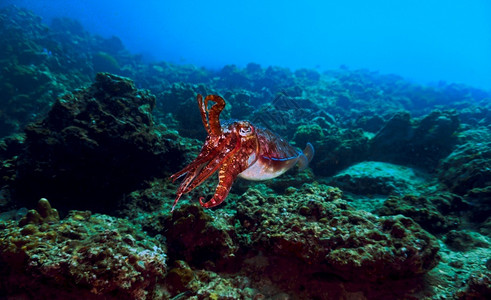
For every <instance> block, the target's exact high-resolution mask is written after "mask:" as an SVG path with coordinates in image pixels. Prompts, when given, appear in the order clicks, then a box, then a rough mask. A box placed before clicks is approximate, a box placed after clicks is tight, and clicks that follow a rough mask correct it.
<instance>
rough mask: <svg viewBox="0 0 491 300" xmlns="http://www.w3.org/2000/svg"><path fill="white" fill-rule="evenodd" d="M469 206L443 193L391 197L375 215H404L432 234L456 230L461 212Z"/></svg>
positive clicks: (455, 197) (451, 195)
mask: <svg viewBox="0 0 491 300" xmlns="http://www.w3.org/2000/svg"><path fill="white" fill-rule="evenodd" d="M466 209H469V205H468V204H467V203H465V202H464V200H463V199H462V197H460V196H458V195H455V194H451V193H445V192H441V191H440V192H437V193H435V194H432V195H420V196H416V195H404V196H396V195H393V196H391V197H389V199H387V200H386V201H385V202H384V204H383V206H382V207H381V208H380V209H378V211H377V213H378V214H379V215H382V216H394V215H399V214H400V215H404V216H406V217H409V218H411V219H413V220H414V221H416V222H417V223H418V224H419V225H420V226H421V227H423V228H424V229H425V230H428V231H429V232H431V233H433V234H437V233H444V232H447V231H449V230H451V229H455V228H457V227H458V226H459V225H460V223H461V221H460V219H461V218H460V214H461V212H462V211H464V210H466Z"/></svg>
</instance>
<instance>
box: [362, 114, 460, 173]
mask: <svg viewBox="0 0 491 300" xmlns="http://www.w3.org/2000/svg"><path fill="white" fill-rule="evenodd" d="M458 127H459V120H458V117H457V115H456V113H455V112H452V111H447V112H440V111H433V112H432V113H430V114H429V115H427V116H425V117H423V118H422V119H420V120H418V121H413V122H411V119H410V115H409V113H407V112H404V113H398V114H396V115H394V116H393V117H392V119H390V120H389V121H388V122H387V123H386V124H385V126H384V127H383V128H382V129H381V130H380V131H379V132H378V133H377V134H376V135H375V137H373V138H372V139H371V140H370V159H372V160H378V161H387V162H392V163H398V164H402V165H415V166H418V167H422V168H424V169H427V170H433V169H434V168H435V167H436V166H437V165H438V163H439V161H440V159H442V158H444V157H445V156H446V155H448V154H449V153H450V152H451V151H452V148H453V146H454V145H455V143H456V136H455V134H454V133H455V132H456V130H457V128H458Z"/></svg>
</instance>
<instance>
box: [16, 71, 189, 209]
mask: <svg viewBox="0 0 491 300" xmlns="http://www.w3.org/2000/svg"><path fill="white" fill-rule="evenodd" d="M154 106H155V98H154V97H153V96H152V95H150V94H149V93H148V91H144V90H137V89H136V88H135V86H134V84H133V82H132V81H131V80H129V79H127V78H123V77H118V76H115V75H110V74H107V73H99V74H98V75H97V77H96V81H95V83H94V84H93V85H92V86H90V87H89V88H86V89H81V90H76V91H74V92H73V93H68V94H65V95H64V96H62V97H61V98H59V99H58V100H57V101H56V103H55V104H54V105H53V107H52V109H51V111H50V113H49V115H48V116H47V117H46V118H45V119H44V120H42V121H40V122H37V123H34V124H31V125H30V126H28V127H27V129H26V136H27V137H26V141H25V145H26V148H25V150H24V151H23V152H22V153H21V155H20V156H19V159H18V169H17V170H18V173H17V178H16V181H15V184H14V190H13V193H14V195H15V197H16V198H17V199H18V200H20V201H21V202H24V203H27V204H30V203H32V202H33V201H37V199H39V198H40V197H47V198H50V201H52V203H53V205H55V206H56V207H59V208H60V209H63V210H67V209H72V208H79V209H80V208H86V209H90V210H92V211H108V210H112V209H114V208H115V206H116V205H117V204H118V201H119V199H120V197H122V196H123V194H124V193H128V192H131V191H133V190H134V189H136V188H137V187H138V186H139V185H141V184H142V183H143V181H144V180H147V179H151V178H152V177H153V176H165V175H166V174H168V173H167V172H168V171H167V170H172V169H177V168H178V167H179V166H180V163H181V160H183V154H184V152H183V149H182V148H181V146H180V145H179V143H178V141H177V140H178V137H177V135H175V133H172V132H169V131H167V130H166V128H165V127H163V126H156V125H155V124H154V123H153V119H152V115H151V111H152V109H153V108H154ZM27 206H29V205H27Z"/></svg>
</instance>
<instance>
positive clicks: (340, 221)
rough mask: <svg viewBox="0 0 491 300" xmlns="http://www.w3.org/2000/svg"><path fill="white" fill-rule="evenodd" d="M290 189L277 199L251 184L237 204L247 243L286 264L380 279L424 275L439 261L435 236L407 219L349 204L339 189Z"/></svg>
mask: <svg viewBox="0 0 491 300" xmlns="http://www.w3.org/2000/svg"><path fill="white" fill-rule="evenodd" d="M290 193H291V194H290V195H289V196H276V197H274V198H273V196H272V195H271V196H267V195H262V194H261V193H260V192H259V191H256V190H254V189H250V190H249V191H248V192H247V193H246V194H244V195H243V196H242V198H243V199H242V201H241V202H240V203H239V204H238V207H237V211H238V216H237V218H238V219H239V221H240V222H241V224H242V226H243V229H242V230H241V231H240V232H241V233H242V234H245V235H249V234H250V237H248V242H247V243H248V244H249V247H251V248H254V249H257V250H258V251H262V252H263V255H265V256H272V257H274V256H277V257H278V258H281V259H283V260H287V261H288V262H289V266H288V268H292V266H294V265H296V266H297V267H298V268H299V269H301V270H302V272H306V270H305V267H306V266H309V270H310V271H308V273H316V272H321V273H327V274H334V275H336V276H339V277H341V278H343V279H345V280H354V281H358V280H367V281H378V280H382V279H388V278H404V277H408V276H409V277H411V276H415V275H418V274H424V273H426V272H428V271H429V270H431V269H432V268H433V267H435V265H436V264H437V263H438V254H437V253H438V249H439V246H438V243H437V241H436V239H435V238H434V237H432V236H431V235H429V234H428V233H427V232H425V231H424V230H422V229H421V228H420V227H419V226H418V225H417V224H416V223H415V222H414V221H412V220H411V219H409V218H405V217H402V216H395V217H381V218H379V217H377V216H375V215H372V214H370V213H367V212H363V211H357V210H354V209H351V208H349V206H348V205H347V203H346V202H345V201H343V200H341V199H340V198H339V196H340V194H339V190H337V189H335V188H328V187H325V186H315V185H304V187H303V188H301V189H299V190H295V189H292V190H291V191H290ZM280 203H281V204H280ZM282 268H287V266H278V269H282ZM285 270H286V269H285ZM289 272H291V270H290V271H289ZM290 274H291V273H290Z"/></svg>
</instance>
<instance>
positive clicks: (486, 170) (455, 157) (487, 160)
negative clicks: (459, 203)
mask: <svg viewBox="0 0 491 300" xmlns="http://www.w3.org/2000/svg"><path fill="white" fill-rule="evenodd" d="M438 171H439V172H438V175H439V178H440V180H441V181H442V182H443V183H445V184H446V185H447V186H448V188H449V189H450V190H451V191H452V192H454V193H457V194H460V195H464V194H466V193H467V192H469V191H470V190H472V189H474V188H485V187H488V186H490V185H491V138H489V136H487V135H481V139H480V140H476V139H474V138H473V139H469V140H468V141H467V142H466V143H464V144H462V145H460V146H458V147H457V148H456V149H455V150H454V151H453V152H452V153H451V154H450V155H449V156H448V157H446V158H445V159H444V160H443V161H442V162H441V164H440V167H439V169H438ZM487 201H488V202H489V200H487Z"/></svg>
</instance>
